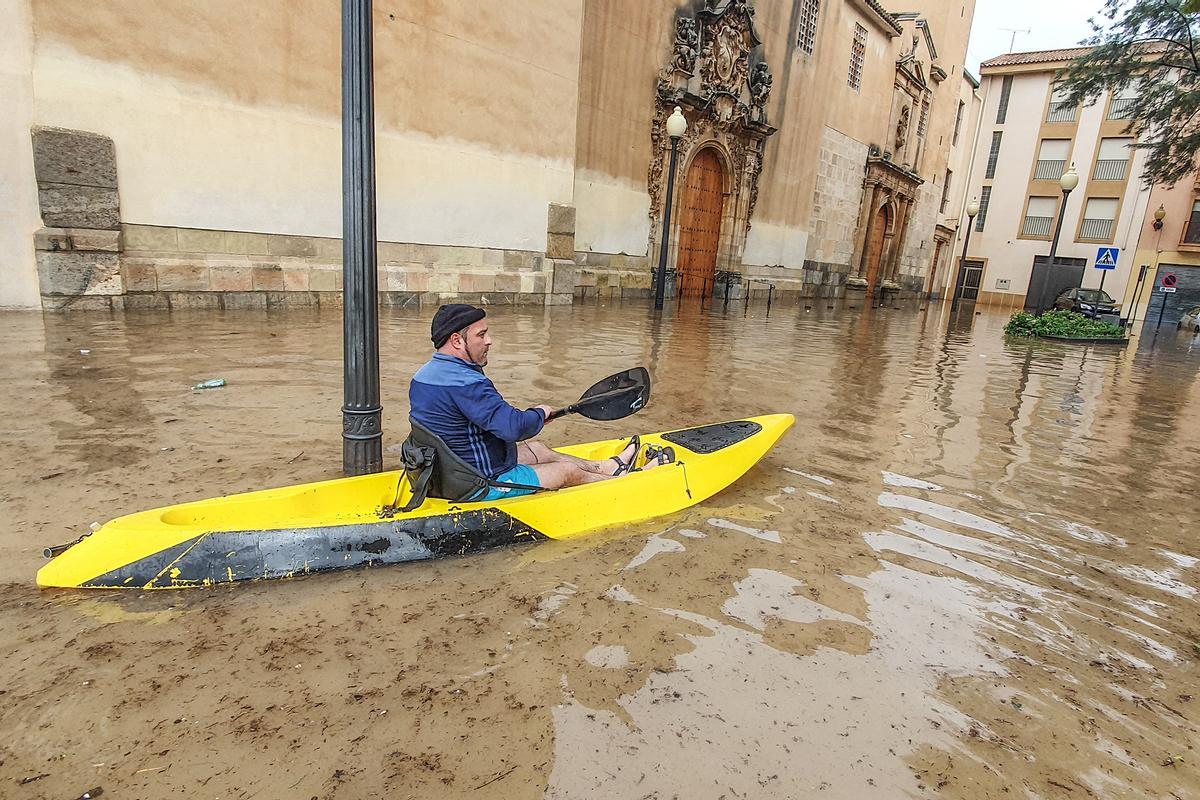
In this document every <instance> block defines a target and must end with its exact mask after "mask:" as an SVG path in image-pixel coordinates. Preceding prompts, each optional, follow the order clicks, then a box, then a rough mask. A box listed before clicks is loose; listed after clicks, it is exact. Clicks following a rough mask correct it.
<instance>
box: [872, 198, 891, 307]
mask: <svg viewBox="0 0 1200 800" xmlns="http://www.w3.org/2000/svg"><path fill="white" fill-rule="evenodd" d="M889 216H890V215H889V213H888V207H887V206H886V205H883V206H880V207H879V210H878V211H876V212H875V219H874V220H873V221H872V223H871V238H870V241H869V243H868V244H867V247H868V248H869V249H868V253H867V258H868V261H867V298H868V299H870V298H871V297H874V295H875V289H876V288H878V286H879V266H880V265H881V264H882V263H883V243H884V236H885V235H886V234H887V228H888V217H889Z"/></svg>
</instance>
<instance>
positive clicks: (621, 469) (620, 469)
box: [609, 433, 642, 478]
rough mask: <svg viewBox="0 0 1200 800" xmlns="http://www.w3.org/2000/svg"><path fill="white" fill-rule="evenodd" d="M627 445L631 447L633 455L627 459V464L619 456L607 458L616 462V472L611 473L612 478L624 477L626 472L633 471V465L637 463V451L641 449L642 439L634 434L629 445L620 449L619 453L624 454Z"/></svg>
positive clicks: (627, 447)
mask: <svg viewBox="0 0 1200 800" xmlns="http://www.w3.org/2000/svg"><path fill="white" fill-rule="evenodd" d="M629 445H633V455H632V456H630V457H629V461H628V463H627V462H625V461H622V460H621V456H620V455H615V456H609V458H611V459H612V460H613V461H615V462H617V471H616V472H614V473H613V477H614V478H615V477H617V476H618V475H624V474H625V473H626V472H633V471H634V469H635V467H634V464H636V463H637V457H638V451H640V450H641V449H642V437H640V436H638V435H637V434H636V433H635V434H634V435H633V438H631V439H630V440H629V444H627V445H625V446H624V447H622V448H621V452H622V453H624V452H625V451H626V450H628V449H629Z"/></svg>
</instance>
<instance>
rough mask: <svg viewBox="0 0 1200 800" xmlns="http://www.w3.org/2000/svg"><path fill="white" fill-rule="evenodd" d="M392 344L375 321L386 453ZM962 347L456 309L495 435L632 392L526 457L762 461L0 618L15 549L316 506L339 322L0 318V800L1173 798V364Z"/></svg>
mask: <svg viewBox="0 0 1200 800" xmlns="http://www.w3.org/2000/svg"><path fill="white" fill-rule="evenodd" d="M428 319H429V312H428V311H426V312H425V313H417V312H412V311H391V310H387V309H385V310H384V312H383V318H382V320H381V328H382V330H381V350H382V352H383V366H382V374H383V386H384V390H383V402H384V406H385V434H386V437H387V438H386V442H385V446H387V447H389V448H391V447H394V446H395V445H396V444H397V443H398V442H399V441H400V440H401V439H402V438H403V436H404V435H405V433H406V430H405V426H404V424H403V420H404V419H405V418H406V410H407V409H406V388H407V381H408V379H409V377H410V376H411V375H412V373H413V372H414V370H415V369H416V368H417V367H418V366H419V365H420V364H421V363H422V362H423V361H424V360H425V359H426V358H427V357H428V352H429V342H428V339H427V331H428ZM1003 323H1004V318H1003V317H1001V316H996V315H990V314H983V315H978V316H977V315H973V314H971V313H969V312H968V313H965V314H961V315H960V316H959V317H957V318H952V317H950V316H948V315H947V314H946V312H945V311H943V310H941V309H939V308H937V307H931V308H928V309H925V310H916V309H908V310H884V309H875V310H852V309H834V310H829V309H826V308H825V307H824V305H823V304H822V305H821V306H820V307H819V308H816V309H812V310H806V309H805V308H804V307H803V306H796V305H790V304H776V305H775V306H774V308H773V309H772V310H771V312H770V315H769V316H768V315H767V314H766V310H765V308H763V307H761V306H757V307H755V306H752V307H751V308H750V309H749V312H748V313H747V314H745V315H743V310H742V309H741V308H738V309H737V310H736V311H734V310H731V311H730V313H729V314H728V315H723V314H722V313H721V312H720V310H719V309H718V310H716V311H710V310H703V311H702V310H700V309H699V308H696V307H695V306H689V307H685V308H683V309H681V310H679V311H668V313H667V314H666V316H665V317H664V318H662V319H660V320H656V319H655V318H654V317H653V315H652V314H651V313H650V312H649V311H648V309H647V308H646V306H644V305H641V304H625V305H602V306H596V305H594V304H590V305H585V306H581V307H574V308H551V309H540V308H538V309H498V310H495V311H493V312H492V315H491V328H492V331H493V334H494V336H495V339H496V341H497V344H496V346H495V347H494V348H493V351H492V363H491V365H490V366H489V368H488V373H489V375H491V376H492V378H493V380H495V382H496V383H497V384H498V385H499V386H500V388H501V390H502V391H504V392H505V393H506V394H507V395H508V396H509V397H510V399H511V400H513V401H514V402H517V403H518V404H533V403H537V402H549V403H552V404H553V403H557V404H563V403H566V402H569V401H571V400H573V399H574V398H575V397H576V396H578V393H579V392H580V391H581V390H582V389H583V388H584V387H586V386H588V385H589V384H591V383H592V382H593V381H595V380H596V379H598V378H600V377H602V376H604V375H607V374H609V373H611V372H615V371H617V370H618V369H622V368H625V367H628V366H633V365H637V364H644V365H646V366H647V367H648V368H649V369H650V371H651V373H652V374H653V377H654V394H653V399H652V401H651V403H650V404H649V406H648V407H647V408H646V409H645V410H644V411H643V412H642V413H640V414H639V415H638V416H637V417H635V418H633V419H631V420H628V421H625V422H615V423H596V422H590V421H587V420H581V419H578V418H573V419H569V420H565V421H563V422H561V423H555V425H554V426H552V427H551V428H550V429H548V430H547V431H546V433H545V440H547V441H548V442H549V443H550V444H554V443H556V442H557V443H566V442H570V441H577V440H583V439H593V438H595V439H601V438H609V437H612V436H616V435H621V434H623V433H627V432H634V431H636V430H660V429H665V428H671V427H679V426H683V425H689V424H698V423H702V422H712V421H718V420H723V419H729V418H737V417H742V416H748V415H752V414H761V413H767V412H780V411H787V412H791V413H794V414H795V415H796V417H797V424H796V426H795V428H793V430H792V431H791V432H790V434H788V435H787V436H786V437H785V438H784V440H783V441H781V442H780V444H779V446H778V447H776V448H775V450H774V451H773V452H772V453H771V454H770V455H769V456H768V457H767V458H765V459H764V460H763V461H762V462H761V463H760V464H759V465H758V466H757V467H756V468H754V469H753V470H752V471H751V472H750V473H749V474H747V475H746V476H745V477H744V478H743V479H742V480H740V481H739V482H738V483H737V484H735V485H734V486H733V487H732V488H730V489H728V490H726V491H725V492H723V493H722V494H719V495H717V496H716V497H714V498H712V499H710V500H709V501H707V502H704V503H702V504H700V505H698V506H696V507H694V508H693V509H690V510H688V511H686V512H684V513H680V514H677V515H675V516H672V517H669V518H665V519H659V520H654V521H651V522H647V523H644V524H641V525H638V526H635V527H632V528H628V529H622V530H611V531H605V532H601V533H598V534H595V535H591V536H588V537H584V538H581V539H578V540H575V541H570V542H548V543H542V544H535V545H528V546H520V547H514V548H508V549H502V550H497V551H492V552H488V553H483V554H479V555H475V556H470V557H464V558H455V559H448V560H443V561H438V562H424V563H414V564H407V565H400V566H396V567H388V568H379V569H370V570H363V571H352V572H342V573H332V574H323V575H318V576H313V577H309V578H304V579H298V580H292V581H284V582H277V583H255V584H245V585H236V586H226V587H217V588H213V589H206V590H189V591H182V592H157V593H153V592H152V593H141V592H116V593H101V592H69V591H66V592H47V591H39V590H37V589H36V588H35V587H34V574H35V572H36V570H37V569H38V567H39V566H40V565H41V563H43V562H42V558H41V555H40V553H41V549H42V548H43V547H44V546H46V545H48V544H55V543H59V542H63V541H69V540H71V539H74V538H75V537H76V536H77V535H78V534H79V533H80V532H82V531H84V530H86V529H87V528H88V526H89V524H90V523H93V522H102V521H104V520H106V519H109V518H111V517H113V516H116V515H120V514H124V513H128V512H132V511H136V510H140V509H144V508H148V507H153V506H157V505H163V504H167V503H170V502H179V501H185V500H192V499H199V498H202V497H206V496H213V495H218V494H225V493H231V492H239V491H245V490H249V489H254V488H264V487H268V486H278V485H286V484H290V483H297V482H304V481H311V480H317V479H322V478H328V477H334V476H336V474H337V472H338V469H339V468H340V456H341V443H340V412H339V406H340V401H341V327H340V326H341V321H340V315H338V314H336V313H329V312H328V311H326V312H324V313H321V312H317V311H309V310H304V311H297V310H291V311H287V312H282V311H281V312H279V313H261V312H259V313H255V312H242V313H233V312H230V313H208V312H204V313H194V314H187V313H175V314H172V315H165V314H164V315H150V314H146V315H140V314H137V315H135V314H127V315H125V316H119V315H118V316H108V315H87V314H74V315H61V316H42V315H40V314H19V313H10V314H5V315H0V349H2V351H3V359H2V360H0V398H2V403H3V408H4V409H5V412H6V413H5V418H6V422H5V435H4V437H3V441H2V443H0V448H2V450H0V500H2V502H3V509H4V514H3V521H2V522H0V653H3V655H2V656H0V659H2V660H0V675H2V676H3V677H2V681H0V796H3V797H13V798H42V797H45V798H56V799H59V800H61V799H62V798H72V797H79V796H80V795H81V794H82V793H83V792H84V791H86V790H89V789H91V788H93V787H101V788H103V789H104V791H105V793H106V795H109V796H113V797H167V796H170V797H188V798H201V797H203V798H251V797H259V798H276V797H281V798H282V797H287V798H310V797H313V798H322V799H324V798H365V797H397V798H405V797H422V798H424V797H448V798H456V797H472V798H479V797H504V798H537V797H547V798H555V800H559V799H562V800H565V799H566V798H592V797H613V798H663V799H664V800H665V799H666V798H689V800H691V799H693V798H747V797H754V798H764V797H765V798H796V797H805V798H807V797H821V798H864V797H872V798H874V797H879V798H902V797H948V798H992V797H995V798H1001V797H1003V798H1060V797H1062V798H1066V797H1070V798H1083V797H1106V798H1107V797H1131V798H1132V797H1138V798H1141V797H1156V798H1178V799H1180V800H1182V799H1184V798H1197V797H1200V748H1197V743H1200V737H1198V735H1197V723H1198V722H1200V697H1197V696H1196V695H1197V694H1200V687H1198V685H1197V667H1198V666H1200V616H1198V615H1197V613H1196V599H1197V598H1196V594H1197V590H1198V589H1200V568H1198V566H1197V563H1198V562H1197V558H1200V544H1198V543H1197V537H1196V526H1197V520H1198V519H1200V498H1198V496H1197V492H1196V487H1197V482H1198V478H1200V421H1198V419H1200V388H1198V386H1197V372H1198V369H1200V340H1197V339H1195V338H1193V337H1191V336H1190V335H1186V334H1178V335H1177V334H1176V332H1175V331H1174V330H1168V329H1164V330H1163V331H1161V332H1160V333H1159V335H1158V336H1157V338H1149V337H1143V338H1142V339H1141V340H1138V341H1137V342H1136V343H1135V344H1132V345H1130V346H1129V347H1126V348H1113V347H1111V346H1108V347H1099V346H1097V347H1078V346H1071V345H1064V344H1054V343H1027V342H1014V341H1006V340H1005V339H1004V337H1003V335H1002V333H1001V328H1002V326H1003ZM218 377H220V378H225V379H226V380H227V381H228V385H227V386H226V387H225V388H222V389H215V390H210V391H204V392H192V391H190V387H191V386H192V385H193V384H194V383H197V382H199V381H201V380H204V379H207V378H218ZM387 458H388V461H389V465H391V464H394V463H395V461H396V458H397V456H396V453H395V451H394V450H391V449H389V450H388V452H387Z"/></svg>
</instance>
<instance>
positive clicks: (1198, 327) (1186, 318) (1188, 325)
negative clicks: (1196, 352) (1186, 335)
mask: <svg viewBox="0 0 1200 800" xmlns="http://www.w3.org/2000/svg"><path fill="white" fill-rule="evenodd" d="M1176 327H1179V328H1185V329H1187V330H1189V331H1192V332H1193V333H1200V306H1192V307H1191V308H1189V309H1188V310H1187V311H1185V312H1183V316H1182V317H1180V318H1179V325H1177V326H1176Z"/></svg>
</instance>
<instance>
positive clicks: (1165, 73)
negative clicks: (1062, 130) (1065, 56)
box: [1058, 0, 1200, 185]
mask: <svg viewBox="0 0 1200 800" xmlns="http://www.w3.org/2000/svg"><path fill="white" fill-rule="evenodd" d="M1197 10H1200V0H1107V1H1106V2H1105V4H1104V7H1103V9H1102V10H1101V12H1100V14H1099V17H1098V18H1096V17H1094V18H1092V19H1090V20H1089V23H1090V24H1091V26H1092V31H1093V34H1092V36H1091V37H1089V38H1088V39H1087V40H1085V41H1084V42H1083V44H1085V45H1089V46H1090V47H1091V48H1092V49H1091V50H1090V51H1089V52H1088V53H1086V54H1085V55H1083V56H1080V57H1079V58H1077V59H1075V60H1074V61H1072V62H1071V63H1070V64H1069V65H1068V66H1067V68H1066V69H1065V70H1064V71H1063V73H1061V75H1060V76H1059V77H1060V80H1061V82H1060V83H1059V86H1058V88H1059V89H1060V90H1061V91H1062V92H1063V95H1060V96H1062V97H1063V102H1064V104H1065V105H1068V106H1075V105H1078V104H1080V103H1091V102H1094V101H1095V100H1097V99H1098V98H1100V97H1101V96H1102V95H1103V93H1104V92H1105V91H1108V92H1112V93H1113V94H1114V95H1115V94H1116V93H1118V92H1120V91H1122V90H1124V89H1127V88H1128V89H1130V90H1132V93H1133V94H1134V97H1135V99H1133V100H1132V101H1131V103H1130V108H1129V109H1128V111H1127V115H1128V119H1129V125H1128V127H1127V128H1126V132H1127V133H1132V134H1135V135H1136V136H1137V137H1138V142H1137V144H1136V145H1135V146H1136V147H1138V148H1140V149H1143V150H1145V151H1146V168H1145V172H1144V179H1145V183H1146V184H1147V185H1151V184H1155V183H1163V184H1167V185H1173V184H1175V183H1176V182H1178V181H1180V180H1182V179H1183V178H1186V177H1188V176H1189V175H1191V174H1192V173H1193V172H1195V170H1196V154H1197V152H1198V151H1200V14H1197Z"/></svg>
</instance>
